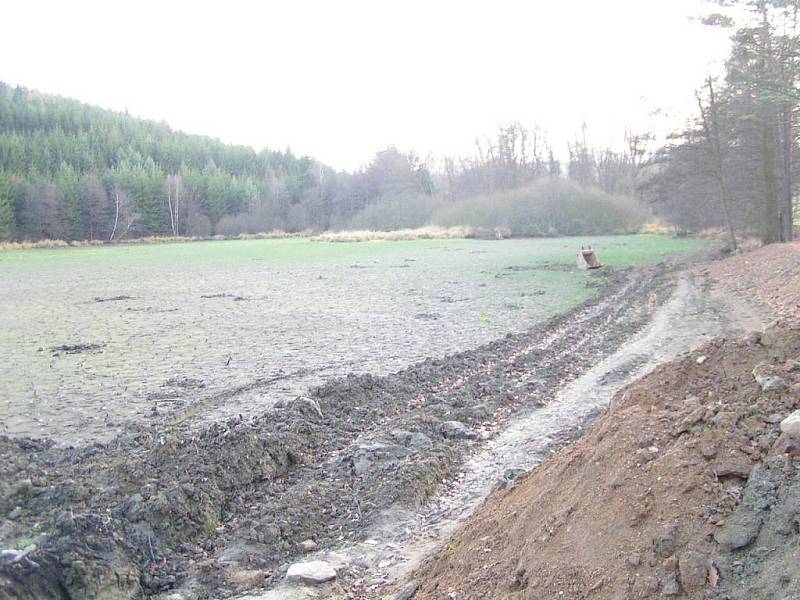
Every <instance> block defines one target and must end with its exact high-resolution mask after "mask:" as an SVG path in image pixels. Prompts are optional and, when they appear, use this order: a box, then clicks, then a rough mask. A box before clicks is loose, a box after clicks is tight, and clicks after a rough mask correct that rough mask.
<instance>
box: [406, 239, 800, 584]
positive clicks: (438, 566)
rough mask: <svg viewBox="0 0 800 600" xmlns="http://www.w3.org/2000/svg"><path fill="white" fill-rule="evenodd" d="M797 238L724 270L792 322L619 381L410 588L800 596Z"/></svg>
mask: <svg viewBox="0 0 800 600" xmlns="http://www.w3.org/2000/svg"><path fill="white" fill-rule="evenodd" d="M799 248H800V246H798V245H796V244H795V245H784V246H776V247H769V248H764V249H762V250H759V251H757V252H754V253H752V254H749V255H743V256H737V257H734V258H732V259H729V260H726V261H723V262H721V263H719V264H716V265H713V266H712V267H710V268H709V269H708V272H710V274H712V276H714V277H717V278H718V279H719V280H720V281H721V283H723V284H724V285H726V286H727V287H728V289H730V290H736V292H737V293H740V294H742V295H744V296H747V297H750V298H754V299H756V300H758V301H760V302H761V303H763V304H764V305H765V306H768V307H769V308H770V309H772V310H773V311H774V313H775V314H777V315H780V316H782V317H783V319H782V320H780V321H778V322H777V323H776V324H775V325H774V326H772V327H771V328H769V329H768V330H767V331H766V332H764V333H763V334H751V335H749V336H748V337H747V338H745V339H740V340H733V339H728V340H724V339H723V340H717V341H714V342H712V343H710V344H708V345H706V346H704V347H702V348H699V349H697V350H696V351H694V352H692V353H691V354H689V355H686V356H684V357H682V358H680V359H678V360H676V361H674V362H671V363H669V364H665V365H663V366H661V367H659V368H658V369H656V370H655V371H654V372H652V373H651V374H649V375H648V376H646V377H644V378H642V379H641V380H639V381H637V382H635V383H633V384H631V385H630V386H628V387H627V388H625V389H623V390H621V391H620V392H619V393H618V394H617V395H616V396H615V398H614V400H613V402H612V405H611V406H610V408H609V411H608V412H607V414H605V415H603V416H602V417H600V418H599V419H598V420H597V422H596V424H595V426H594V427H593V428H592V430H591V432H590V433H589V434H587V435H586V436H585V437H584V438H582V439H581V440H580V441H578V442H576V443H575V444H573V445H571V446H568V447H566V448H564V449H563V450H561V451H560V452H559V453H558V454H556V455H555V456H554V457H553V458H552V459H550V460H549V461H548V462H546V463H545V464H544V465H543V466H542V467H540V468H539V469H537V470H535V471H534V472H532V473H530V474H529V475H527V476H524V477H522V478H520V479H518V480H516V482H515V484H514V486H513V487H512V488H511V489H508V490H504V491H500V492H498V493H497V494H495V495H494V496H493V497H492V498H490V499H489V500H488V501H487V502H486V503H485V504H484V506H483V507H481V509H480V510H479V511H478V513H477V514H476V515H474V516H473V517H472V518H471V519H470V520H469V521H468V523H467V524H466V525H465V526H464V527H463V528H462V529H461V530H460V531H459V532H458V533H457V534H456V535H455V536H454V537H453V538H452V539H451V540H448V542H447V543H446V544H445V545H444V546H443V547H442V548H441V549H440V551H439V552H438V553H437V555H436V556H435V557H434V559H433V560H431V561H430V563H428V564H427V565H426V566H425V567H423V568H422V569H420V571H419V572H418V573H416V574H415V580H414V583H413V584H411V585H410V586H409V587H407V588H406V593H405V596H406V597H408V598H410V597H413V598H414V599H415V600H420V599H426V598H451V599H459V600H468V599H478V598H481V599H482V598H512V599H513V598H519V599H522V598H525V599H528V598H530V599H538V598H548V599H549V598H564V599H572V598H574V599H579V598H580V599H583V598H598V599H602V598H608V599H615V600H616V599H628V598H630V599H635V598H660V597H676V598H694V599H700V598H713V599H718V600H723V599H728V600H733V599H736V600H760V599H773V598H774V599H775V600H787V599H795V598H800V566H799V565H800V458H799V457H800V423H798V421H800V412H795V411H797V409H798V408H800V320H798V317H800V311H798V309H797V304H796V303H797V301H798V299H800V269H798V268H797V265H798V262H797V259H798V249H799ZM792 263H793V264H792ZM782 429H783V430H785V432H782ZM787 432H788V433H787ZM790 434H791V435H790Z"/></svg>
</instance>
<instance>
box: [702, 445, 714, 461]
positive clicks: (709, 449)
mask: <svg viewBox="0 0 800 600" xmlns="http://www.w3.org/2000/svg"><path fill="white" fill-rule="evenodd" d="M700 454H702V455H703V458H714V457H715V456H716V455H717V448H716V447H715V446H714V445H713V444H709V443H703V444H700Z"/></svg>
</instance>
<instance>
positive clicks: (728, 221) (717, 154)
mask: <svg viewBox="0 0 800 600" xmlns="http://www.w3.org/2000/svg"><path fill="white" fill-rule="evenodd" d="M706 85H707V86H708V103H709V110H708V114H706V111H705V110H704V109H703V102H702V101H701V100H700V95H699V94H698V95H697V106H698V107H699V108H700V116H701V118H702V120H703V131H704V132H705V135H706V140H707V145H708V147H709V150H710V151H711V154H712V159H713V164H714V171H715V172H714V175H715V178H716V180H717V185H718V186H719V199H720V204H721V206H722V216H723V218H724V219H725V228H726V229H727V230H728V240H729V241H730V245H731V251H732V252H736V250H737V248H738V243H737V241H736V231H735V230H734V228H733V219H732V218H731V210H730V202H729V199H728V184H727V181H726V179H725V170H724V160H723V157H722V139H721V134H720V127H719V113H718V111H717V99H716V95H715V94H714V84H713V82H712V80H711V77H710V76H709V78H708V79H707V80H706Z"/></svg>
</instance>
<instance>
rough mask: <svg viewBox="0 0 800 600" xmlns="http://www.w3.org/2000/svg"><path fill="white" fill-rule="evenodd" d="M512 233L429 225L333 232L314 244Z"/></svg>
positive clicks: (491, 236)
mask: <svg viewBox="0 0 800 600" xmlns="http://www.w3.org/2000/svg"><path fill="white" fill-rule="evenodd" d="M510 234H511V232H510V231H509V230H508V229H506V228H498V227H496V228H489V227H470V226H455V227H439V226H436V225H428V226H426V227H418V228H416V229H398V230H396V231H371V230H356V231H333V232H328V233H322V234H320V235H315V236H313V237H312V238H311V241H312V242H373V241H390V242H396V241H406V240H448V239H463V238H481V239H498V240H499V239H503V238H505V237H509V236H510Z"/></svg>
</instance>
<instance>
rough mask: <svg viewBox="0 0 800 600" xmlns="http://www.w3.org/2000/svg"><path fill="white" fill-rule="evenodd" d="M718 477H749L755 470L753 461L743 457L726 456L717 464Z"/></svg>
mask: <svg viewBox="0 0 800 600" xmlns="http://www.w3.org/2000/svg"><path fill="white" fill-rule="evenodd" d="M715 470H716V472H717V477H740V478H742V479H747V478H748V477H750V471H752V470H753V463H751V462H750V461H749V460H748V459H746V458H743V457H735V456H732V457H725V458H723V459H722V460H720V461H719V462H718V463H717V465H716V469H715Z"/></svg>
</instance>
